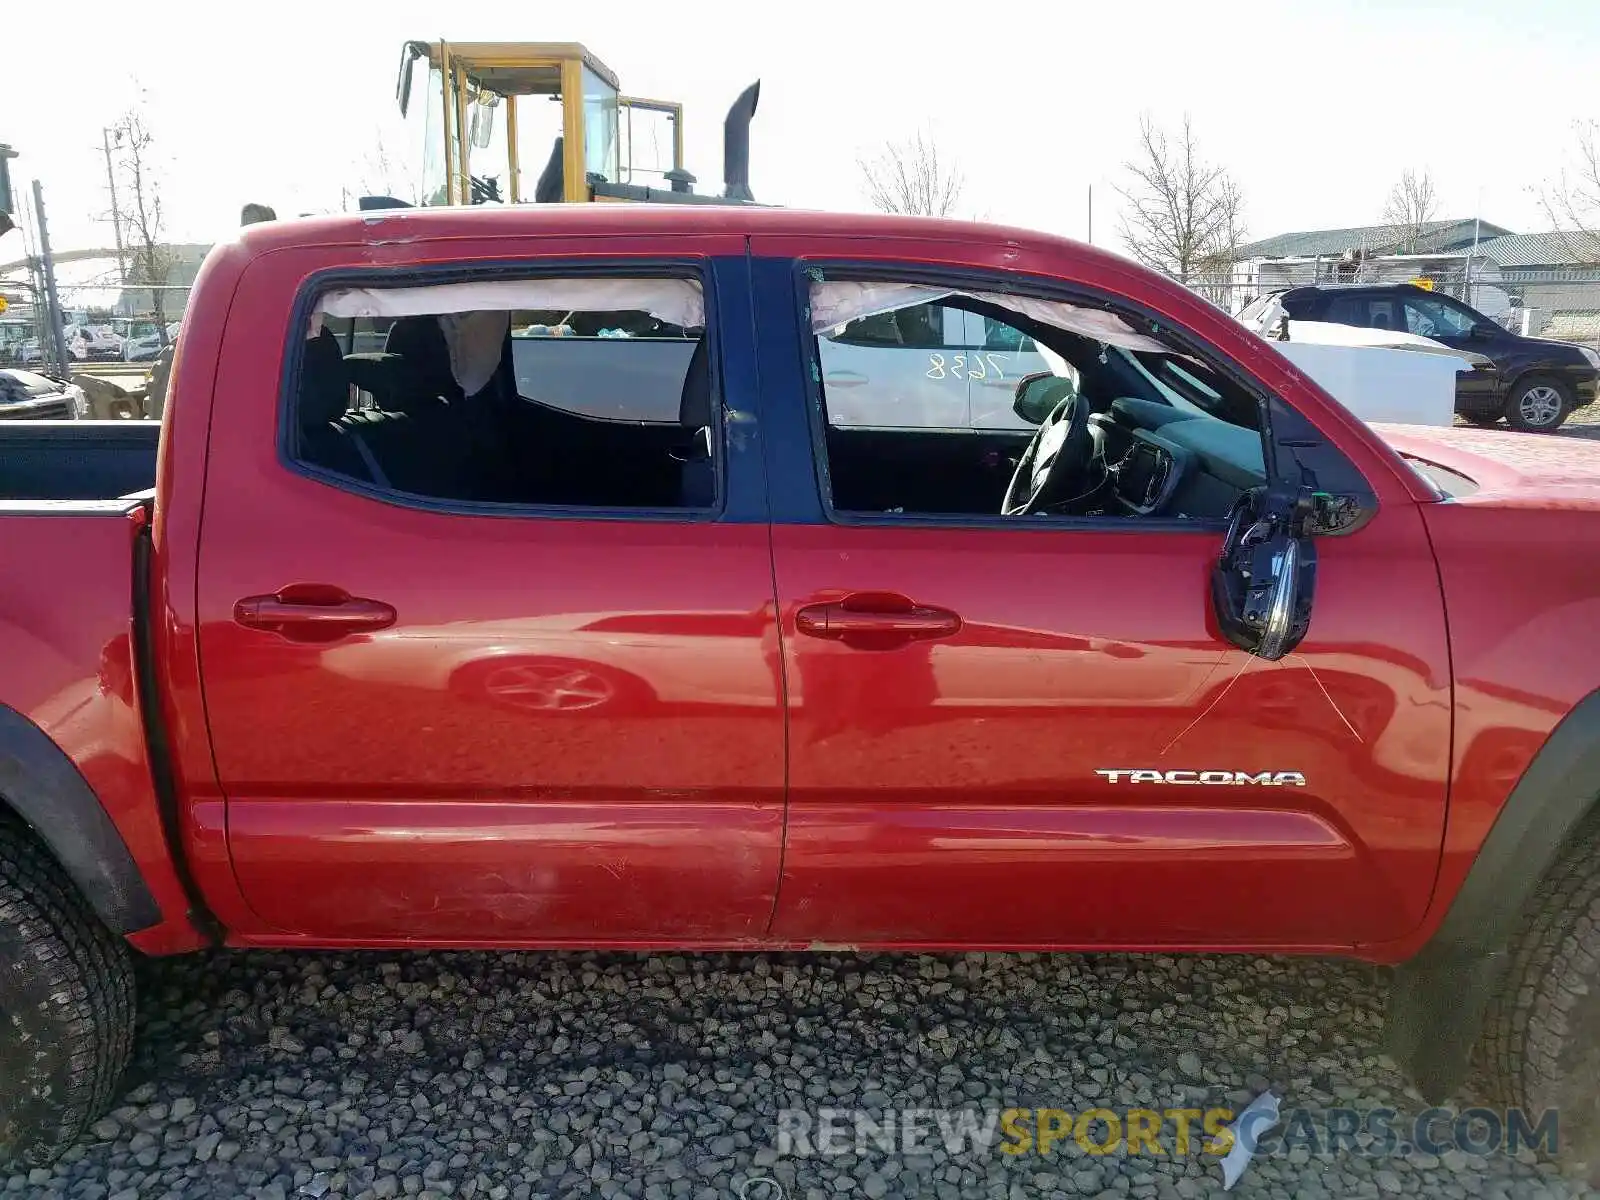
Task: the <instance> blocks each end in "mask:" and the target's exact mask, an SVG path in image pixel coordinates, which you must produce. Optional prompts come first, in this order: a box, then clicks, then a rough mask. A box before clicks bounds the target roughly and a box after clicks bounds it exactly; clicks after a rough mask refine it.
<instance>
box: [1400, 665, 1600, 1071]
mask: <svg viewBox="0 0 1600 1200" xmlns="http://www.w3.org/2000/svg"><path fill="white" fill-rule="evenodd" d="M1597 811H1600V690H1596V691H1593V692H1590V693H1589V694H1588V695H1587V696H1585V697H1584V698H1583V699H1582V700H1580V701H1579V702H1578V703H1577V704H1576V705H1574V706H1573V708H1572V710H1571V711H1570V712H1568V713H1567V715H1566V716H1565V717H1563V718H1562V720H1561V722H1560V724H1558V725H1557V726H1556V728H1555V729H1554V730H1553V731H1552V732H1551V734H1550V736H1549V737H1548V738H1547V739H1546V740H1545V744H1544V745H1543V746H1542V747H1541V748H1540V750H1539V753H1538V754H1537V755H1535V756H1534V759H1533V761H1532V762H1531V763H1529V764H1528V767H1527V769H1526V770H1525V771H1524V772H1523V774H1522V778H1521V779H1519V780H1518V781H1517V785H1516V787H1514V788H1513V789H1512V791H1511V794H1510V796H1508V797H1507V798H1506V802H1505V804H1504V806H1503V807H1502V808H1501V810H1500V814H1499V816H1498V817H1497V818H1496V819H1495V823H1494V826H1493V827H1492V828H1491V829H1490V831H1489V835H1488V837H1486V838H1485V839H1484V842H1483V845H1482V847H1480V849H1479V851H1478V856H1477V858H1476V859H1475V860H1474V861H1473V864H1472V868H1471V870H1470V871H1468V873H1467V877H1466V879H1465V880H1464V881H1463V882H1462V884H1461V887H1460V888H1459V889H1458V890H1457V892H1456V894H1455V896H1454V898H1453V899H1452V900H1451V902H1450V909H1449V911H1448V912H1447V913H1446V914H1445V918H1444V921H1443V922H1442V923H1441V924H1440V926H1439V928H1438V930H1437V931H1436V932H1435V933H1434V935H1433V938H1432V939H1431V940H1430V941H1429V942H1428V944H1427V945H1426V946H1424V947H1423V949H1422V950H1421V951H1420V952H1419V953H1418V954H1417V955H1416V956H1415V957H1414V958H1412V959H1411V960H1410V961H1408V962H1406V963H1403V964H1402V965H1401V966H1400V967H1398V968H1397V969H1396V974H1395V980H1394V988H1393V990H1392V992H1391V993H1390V997H1389V1009H1388V1017H1387V1020H1386V1022H1385V1040H1386V1042H1387V1049H1388V1052H1389V1054H1390V1055H1391V1056H1392V1057H1393V1058H1394V1059H1395V1060H1396V1061H1397V1062H1398V1063H1399V1064H1400V1066H1401V1067H1402V1068H1403V1069H1404V1070H1405V1071H1406V1073H1407V1074H1408V1075H1409V1076H1410V1077H1411V1078H1412V1080H1413V1081H1414V1082H1415V1083H1416V1084H1417V1086H1418V1087H1419V1088H1420V1089H1421V1090H1422V1092H1423V1094H1424V1095H1426V1096H1427V1097H1428V1098H1429V1099H1430V1100H1435V1101H1437V1100H1442V1099H1443V1098H1445V1097H1446V1096H1448V1095H1449V1094H1450V1093H1451V1092H1452V1091H1454V1090H1455V1089H1456V1088H1457V1087H1459V1086H1460V1084H1461V1083H1462V1082H1463V1081H1464V1080H1465V1079H1466V1077H1467V1073H1468V1070H1469V1065H1470V1062H1471V1056H1472V1047H1473V1045H1474V1043H1475V1042H1476V1041H1477V1039H1478V1036H1479V1032H1480V1028H1481V1026H1482V1024H1483V1019H1484V1015H1485V1013H1486V1011H1487V1009H1488V1007H1489V1002H1490V1000H1491V999H1492V998H1493V996H1494V993H1495V990H1496V989H1497V988H1498V987H1499V986H1500V982H1501V980H1502V979H1503V977H1504V975H1505V971H1506V968H1507V967H1508V965H1509V963H1510V949H1511V944H1512V941H1513V939H1514V938H1515V936H1516V934H1517V923H1518V920H1519V919H1520V918H1521V916H1522V914H1523V913H1524V911H1525V910H1526V908H1527V906H1528V902H1529V901H1530V900H1531V899H1532V897H1533V894H1534V892H1535V891H1536V890H1537V889H1538V886H1539V883H1540V881H1541V880H1542V879H1543V878H1544V876H1545V874H1546V873H1547V872H1548V871H1549V870H1550V868H1551V867H1552V866H1553V865H1554V864H1555V862H1556V861H1557V859H1558V858H1559V857H1560V855H1561V853H1562V851H1563V850H1564V849H1566V847H1567V846H1569V845H1570V844H1571V842H1572V839H1573V838H1574V837H1575V836H1578V835H1579V834H1580V833H1582V832H1584V831H1586V828H1587V823H1588V821H1589V819H1590V818H1591V817H1592V816H1594V814H1595V813H1596V812H1597Z"/></svg>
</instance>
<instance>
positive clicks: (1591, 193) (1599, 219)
mask: <svg viewBox="0 0 1600 1200" xmlns="http://www.w3.org/2000/svg"><path fill="white" fill-rule="evenodd" d="M1577 133H1578V144H1577V147H1576V149H1575V150H1574V152H1573V160H1572V162H1571V164H1570V165H1568V166H1567V167H1565V168H1563V170H1562V172H1561V178H1560V180H1559V182H1558V183H1556V184H1555V185H1554V186H1553V187H1548V188H1546V189H1545V190H1544V191H1543V192H1542V193H1541V194H1540V197H1539V200H1540V204H1541V206H1542V207H1543V208H1544V212H1545V216H1547V217H1548V218H1549V219H1550V227H1551V228H1552V229H1553V230H1555V231H1556V233H1557V235H1558V236H1559V237H1560V239H1561V242H1562V244H1563V246H1564V247H1565V248H1566V251H1567V253H1568V254H1569V255H1571V256H1572V258H1573V260H1574V261H1576V262H1581V263H1595V262H1600V125H1597V124H1596V123H1595V122H1594V121H1585V122H1582V123H1580V124H1579V125H1578V128H1577Z"/></svg>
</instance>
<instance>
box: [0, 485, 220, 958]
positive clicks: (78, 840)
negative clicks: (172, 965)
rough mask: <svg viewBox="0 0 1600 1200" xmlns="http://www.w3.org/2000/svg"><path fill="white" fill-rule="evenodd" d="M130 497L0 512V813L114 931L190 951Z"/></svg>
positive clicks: (140, 509)
mask: <svg viewBox="0 0 1600 1200" xmlns="http://www.w3.org/2000/svg"><path fill="white" fill-rule="evenodd" d="M146 521H147V512H146V509H145V508H144V506H142V505H140V504H138V503H136V502H131V501H115V500H111V501H77V502H72V501H41V502H34V503H25V502H17V501H5V502H0V563H3V564H4V567H3V572H0V646H3V647H4V649H5V658H6V669H5V670H4V671H3V672H0V804H4V805H5V806H7V807H9V808H11V809H13V810H15V811H17V812H18V813H20V814H21V815H22V816H23V818H24V819H25V820H27V822H28V823H29V824H30V825H31V826H32V827H33V828H34V830H35V831H36V832H37V833H38V834H39V835H40V837H42V838H43V840H44V841H45V842H46V843H47V844H48V845H49V846H50V848H51V850H52V851H53V852H54V854H55V856H56V857H57V859H58V860H59V861H60V862H61V863H62V865H63V866H64V867H65V868H66V869H67V871H68V872H69V873H70V874H72V875H73V877H74V878H75V880H76V881H77V883H78V885H79V886H80V888H82V889H83V891H84V894H85V895H86V897H87V898H88V900H89V901H90V903H91V904H92V905H93V906H94V907H95V909H96V911H97V912H98V913H99V914H100V916H101V917H102V919H104V920H105V921H106V922H107V924H108V925H110V926H111V928H112V929H113V930H114V931H116V932H118V933H125V934H129V935H132V940H133V942H134V944H135V945H138V946H140V947H141V948H144V949H150V950H161V949H178V948H181V947H183V946H186V945H194V944H196V941H197V939H196V935H195V934H194V931H193V930H192V929H191V928H190V927H189V924H188V922H187V920H186V918H185V913H186V910H187V909H188V904H187V903H186V900H185V896H184V892H183V888H182V887H181V885H180V882H179V878H178V875H177V874H176V872H175V870H174V867H173V862H172V858H171V856H170V854H169V852H168V848H167V840H166V835H165V833H164V832H163V827H162V820H161V809H160V806H159V805H158V803H157V800H156V795H155V791H154V787H153V785H152V776H151V771H150V761H149V757H148V753H147V749H146V740H145V728H144V722H143V720H142V718H141V715H140V704H139V692H138V687H137V683H136V671H135V667H134V663H135V653H134V638H133V628H134V623H133V611H134V606H133V603H132V598H133V587H134V578H135V571H134V566H135V555H136V551H137V549H138V543H139V540H140V539H141V538H142V537H144V536H145V533H144V530H145V524H146Z"/></svg>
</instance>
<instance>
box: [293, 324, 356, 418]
mask: <svg viewBox="0 0 1600 1200" xmlns="http://www.w3.org/2000/svg"><path fill="white" fill-rule="evenodd" d="M298 407H299V418H300V428H301V429H308V430H309V429H317V428H319V427H321V426H323V425H326V424H327V423H328V422H329V421H337V420H338V419H339V418H340V417H342V416H344V414H345V412H346V410H348V409H349V407H350V377H349V376H348V375H347V374H345V369H344V355H343V354H342V353H340V347H339V339H338V338H336V337H334V336H333V334H332V332H330V331H329V330H327V329H324V330H323V331H322V332H321V333H319V334H317V336H316V337H314V338H310V339H308V340H307V341H306V345H305V357H304V358H303V360H302V361H301V364H300V395H299V405H298Z"/></svg>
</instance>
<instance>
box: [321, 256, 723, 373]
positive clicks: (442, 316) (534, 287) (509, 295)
mask: <svg viewBox="0 0 1600 1200" xmlns="http://www.w3.org/2000/svg"><path fill="white" fill-rule="evenodd" d="M552 309H554V310H557V311H566V312H647V313H649V314H650V315H651V316H652V317H655V318H656V319H657V320H659V321H665V322H667V323H668V324H669V325H678V326H682V327H683V328H686V329H695V328H699V327H702V326H704V325H705V323H706V306H705V297H704V296H703V295H702V293H701V291H700V283H699V281H698V280H694V279H488V280H482V281H480V282H476V283H440V284H432V285H429V286H424V287H395V288H376V287H371V288H336V289H335V290H333V291H330V292H325V293H324V294H323V295H322V297H321V298H320V300H319V301H318V302H317V311H316V312H315V313H313V314H312V318H311V329H310V334H309V336H311V337H315V336H316V335H317V333H318V332H319V331H320V329H321V327H322V318H323V317H324V316H329V317H390V318H397V317H436V318H437V319H438V321H439V327H440V328H441V329H442V330H443V331H444V337H445V342H446V344H447V345H448V346H449V349H450V373H451V375H453V376H454V377H455V381H456V383H457V384H459V385H460V387H461V391H462V392H463V394H465V395H468V396H471V395H473V394H474V393H476V392H478V391H480V390H481V389H482V388H483V387H484V386H485V385H487V384H488V382H489V380H490V379H491V378H493V376H494V372H495V368H496V367H498V366H499V364H500V355H501V351H502V349H503V346H504V342H505V336H506V331H507V330H508V329H509V328H510V321H511V314H512V313H513V312H516V311H533V312H547V311H549V310H552Z"/></svg>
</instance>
